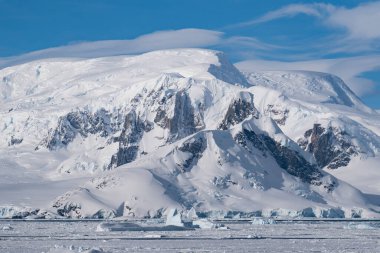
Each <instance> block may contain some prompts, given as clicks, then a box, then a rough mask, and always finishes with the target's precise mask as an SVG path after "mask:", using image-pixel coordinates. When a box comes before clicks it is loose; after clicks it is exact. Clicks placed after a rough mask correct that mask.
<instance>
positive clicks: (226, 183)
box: [212, 174, 237, 189]
mask: <svg viewBox="0 0 380 253" xmlns="http://www.w3.org/2000/svg"><path fill="white" fill-rule="evenodd" d="M212 183H213V185H215V186H216V187H218V188H219V189H227V188H228V187H230V186H231V185H237V183H236V182H235V181H233V180H232V179H231V174H228V175H226V176H224V177H214V178H213V180H212Z"/></svg>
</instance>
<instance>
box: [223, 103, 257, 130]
mask: <svg viewBox="0 0 380 253" xmlns="http://www.w3.org/2000/svg"><path fill="white" fill-rule="evenodd" d="M251 115H253V116H256V117H257V116H258V111H257V110H256V108H255V107H254V105H253V104H252V103H250V102H247V101H245V100H243V99H240V98H239V99H237V100H234V101H233V102H232V103H231V104H230V106H229V107H228V110H227V113H226V115H225V116H224V119H223V121H222V123H220V125H219V127H218V128H219V129H222V130H227V129H228V128H229V127H230V126H233V125H236V124H238V123H240V122H242V121H243V120H244V119H246V118H248V117H249V116H251Z"/></svg>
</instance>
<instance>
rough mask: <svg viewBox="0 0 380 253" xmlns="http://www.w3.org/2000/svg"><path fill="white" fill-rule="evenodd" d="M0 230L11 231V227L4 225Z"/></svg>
mask: <svg viewBox="0 0 380 253" xmlns="http://www.w3.org/2000/svg"><path fill="white" fill-rule="evenodd" d="M1 230H13V227H11V225H4V226H3V227H2V228H1Z"/></svg>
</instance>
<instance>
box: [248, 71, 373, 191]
mask: <svg viewBox="0 0 380 253" xmlns="http://www.w3.org/2000/svg"><path fill="white" fill-rule="evenodd" d="M246 76H247V78H248V79H249V81H250V82H251V84H252V85H255V87H252V88H251V89H250V90H251V92H252V93H254V94H255V98H256V100H255V105H256V107H257V108H258V109H259V111H260V112H261V113H263V114H265V115H268V116H270V117H271V118H273V119H274V120H275V121H276V122H277V123H278V125H279V127H280V128H281V129H282V131H284V133H285V134H286V135H288V136H289V137H290V138H292V139H293V140H294V141H296V142H298V144H299V145H300V146H301V147H302V148H303V149H305V150H306V151H308V152H310V153H311V154H313V156H314V158H315V159H316V161H317V164H318V165H319V166H320V167H324V168H326V169H328V170H329V173H331V174H333V175H335V176H337V177H338V178H340V179H343V180H345V181H347V182H349V183H350V184H352V185H354V186H356V187H359V189H361V190H363V191H364V192H367V193H372V194H378V193H379V184H378V183H376V182H374V180H371V179H372V178H374V177H375V178H376V175H378V173H379V171H378V169H377V168H378V164H379V161H380V160H379V151H380V139H379V136H380V117H379V115H378V114H377V113H376V112H375V111H373V110H371V109H370V108H368V107H366V106H365V105H364V104H363V103H362V102H361V101H360V100H359V99H358V98H357V97H356V95H355V94H353V93H352V92H351V91H350V90H349V88H348V87H347V86H346V85H345V84H344V82H343V81H342V80H341V79H339V78H337V77H335V76H332V75H329V74H324V73H318V72H310V71H308V72H306V71H290V72H281V71H274V72H272V71H270V72H260V73H246ZM351 161H352V162H351ZM364 164H367V165H368V166H363V165H364ZM370 182H371V183H370Z"/></svg>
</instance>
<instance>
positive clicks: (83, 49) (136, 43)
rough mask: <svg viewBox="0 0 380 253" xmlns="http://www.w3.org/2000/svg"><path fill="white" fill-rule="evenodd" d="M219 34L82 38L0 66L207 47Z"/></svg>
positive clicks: (216, 41)
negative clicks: (91, 39)
mask: <svg viewBox="0 0 380 253" xmlns="http://www.w3.org/2000/svg"><path fill="white" fill-rule="evenodd" d="M222 36H223V33H222V32H218V31H212V30H203V29H181V30H169V31H159V32H154V33H150V34H146V35H143V36H140V37H137V38H135V39H131V40H105V41H94V42H81V43H75V44H71V45H67V46H61V47H55V48H48V49H44V50H39V51H34V52H31V53H27V54H24V55H20V56H15V57H7V58H0V68H1V67H6V66H10V65H15V64H20V63H23V62H27V61H32V60H37V59H44V58H59V57H78V58H92V57H102V56H111V55H122V54H138V53H143V52H147V51H153V50H159V49H169V48H186V47H207V46H213V45H216V44H219V43H221V42H222Z"/></svg>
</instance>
